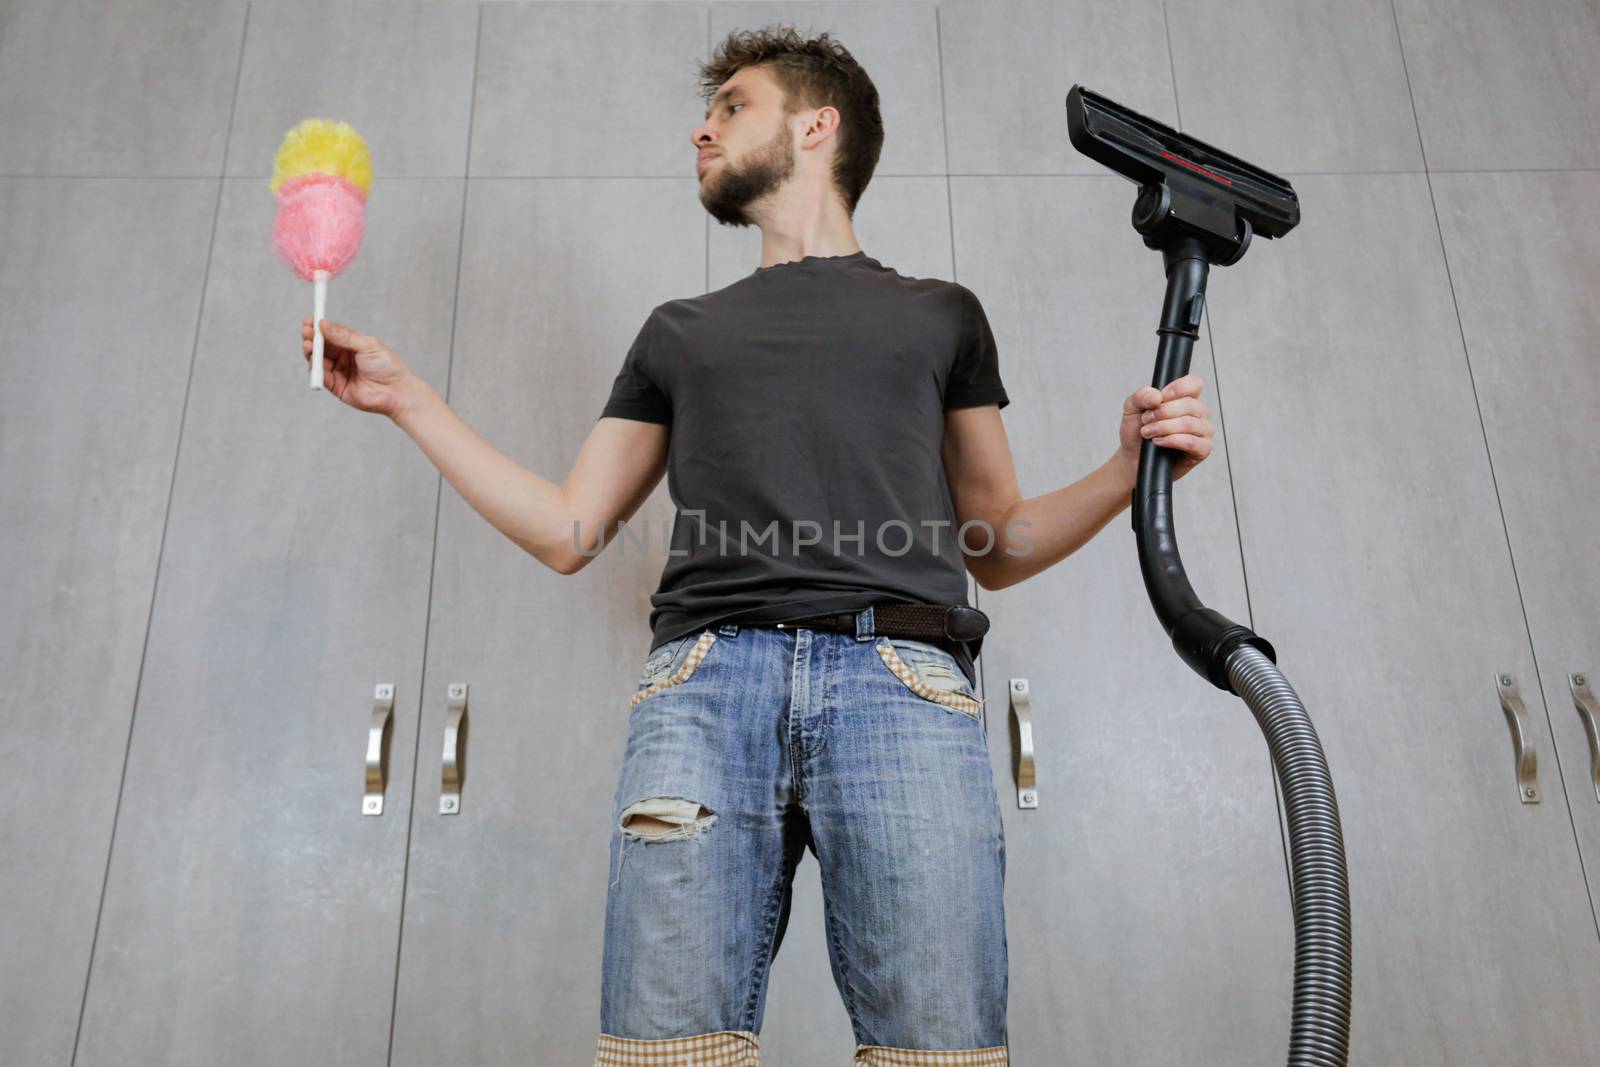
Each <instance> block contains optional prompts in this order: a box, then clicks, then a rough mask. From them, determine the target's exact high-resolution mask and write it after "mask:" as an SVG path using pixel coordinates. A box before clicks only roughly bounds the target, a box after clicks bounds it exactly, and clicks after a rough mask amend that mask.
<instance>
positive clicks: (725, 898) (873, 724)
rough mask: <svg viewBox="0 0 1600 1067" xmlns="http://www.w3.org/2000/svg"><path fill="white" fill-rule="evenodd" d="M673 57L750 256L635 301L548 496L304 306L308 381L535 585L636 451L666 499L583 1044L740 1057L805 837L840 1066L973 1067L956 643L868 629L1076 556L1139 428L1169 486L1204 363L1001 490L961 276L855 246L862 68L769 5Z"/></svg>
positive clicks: (990, 890) (602, 1052)
mask: <svg viewBox="0 0 1600 1067" xmlns="http://www.w3.org/2000/svg"><path fill="white" fill-rule="evenodd" d="M701 77H702V82H703V86H704V88H705V90H706V95H709V96H710V101H709V107H708V110H707V112H706V118H705V122H704V123H703V124H702V125H701V126H700V127H699V128H698V129H696V130H695V131H693V133H692V135H691V141H692V143H693V144H694V147H695V149H696V154H697V161H696V167H697V172H698V175H699V182H700V201H701V204H702V205H703V206H704V207H705V209H706V210H707V211H708V212H709V213H710V214H711V215H712V217H714V218H716V219H717V220H718V222H720V223H722V224H724V225H732V226H751V225H753V226H756V227H758V228H759V229H760V231H761V235H762V255H761V265H760V266H758V267H757V268H756V269H755V270H754V271H753V272H752V273H751V274H749V275H747V276H746V277H744V278H742V279H740V280H739V281H737V282H734V283H733V284H732V285H729V286H726V287H724V288H722V289H719V290H716V291H714V292H711V293H706V294H703V295H700V296H696V297H690V298H686V299H681V300H673V301H668V302H667V303H665V304H661V305H658V306H657V307H656V308H654V309H653V310H652V311H651V313H650V315H649V317H648V318H647V319H646V321H645V323H644V325H643V326H642V327H641V329H640V331H639V334H638V336H637V338H636V339H635V341H634V344H633V346H632V347H631V349H630V350H629V352H628V354H627V357H626V359H625V360H624V363H623V366H622V368H621V370H620V371H619V373H618V375H617V377H616V379H615V381H614V383H613V387H612V392H611V396H610V397H609V398H608V400H607V402H606V405H605V407H604V409H603V411H602V414H601V417H600V418H599V420H598V421H597V423H596V425H595V427H594V429H593V430H592V431H591V432H590V434H589V437H588V439H587V440H586V441H585V443H584V445H583V448H582V449H581V450H580V452H579V455H578V457H577V459H576V461H575V462H574V464H573V468H572V470H571V472H569V474H568V476H567V479H566V481H565V482H564V483H563V484H561V485H555V484H554V483H551V482H548V481H546V480H544V479H542V478H540V477H538V476H537V475H535V474H533V473H532V472H530V471H527V470H526V469H524V468H522V467H521V466H520V465H518V464H516V463H515V462H514V461H512V460H510V459H509V458H508V457H506V456H504V455H502V454H501V453H499V452H498V451H496V450H495V449H494V448H493V447H492V446H490V445H489V444H488V443H487V442H486V441H484V440H483V439H482V438H481V437H478V436H477V435H476V434H475V433H473V432H472V431H471V430H470V429H468V428H467V427H466V426H465V425H464V424H463V423H461V422H460V420H459V419H457V418H456V417H455V416H454V414H453V413H452V412H450V410H449V408H448V407H447V406H446V405H444V404H443V403H442V401H441V400H440V399H439V397H438V395H437V394H436V393H434V392H433V391H432V390H431V389H430V388H429V387H428V386H427V385H426V384H425V383H423V382H421V381H420V379H417V378H416V377H415V376H414V375H411V374H410V372H409V371H408V370H406V369H405V367H404V364H403V363H401V362H400V361H399V359H398V357H396V356H395V355H394V354H393V353H392V352H390V351H389V350H388V349H387V348H386V347H385V346H383V345H382V343H381V342H378V341H377V340H376V339H375V338H372V337H369V336H367V335H365V334H360V333H357V332H355V331H352V330H349V329H348V328H346V327H342V326H339V325H338V324H335V323H327V322H326V321H325V332H326V337H327V345H328V347H327V353H326V354H327V357H328V358H327V360H326V366H327V368H328V369H327V375H328V379H327V384H328V387H329V390H330V391H331V392H333V393H334V395H337V396H339V397H340V399H342V400H345V401H346V402H347V403H350V404H351V405H352V406H355V407H358V408H361V409H362V410H368V411H382V412H384V413H385V414H388V415H390V417H391V418H393V419H394V420H395V421H396V422H397V423H398V424H399V425H400V426H401V427H402V428H403V429H405V430H406V432H407V433H409V434H411V435H412V437H413V438H415V439H416V440H417V442H418V444H419V445H420V446H421V447H422V448H423V450H424V451H425V452H426V453H427V454H428V456H429V458H430V459H432V460H433V461H434V463H435V464H436V465H437V466H438V467H439V469H440V470H441V471H442V472H443V473H444V474H445V476H446V478H447V479H448V480H449V481H450V482H451V484H452V485H453V486H455V488H456V489H457V490H458V491H459V492H461V494H462V495H463V496H464V497H465V498H466V499H467V500H468V502H469V503H471V504H472V505H473V507H474V508H475V509H477V510H478V512H479V513H480V514H482V515H484V517H485V518H487V519H488V520H489V521H490V522H492V523H493V524H494V525H495V526H496V527H497V528H498V529H500V530H502V531H503V532H505V533H506V535H507V536H508V537H511V538H512V539H513V540H514V541H516V542H517V543H518V544H519V545H522V546H523V547H524V548H525V549H527V550H528V551H529V552H531V553H532V554H534V555H535V556H537V557H538V558H539V559H540V560H541V561H543V562H545V563H546V564H548V565H549V566H551V567H553V568H555V569H556V570H558V571H560V572H561V573H564V574H571V573H575V572H576V571H578V570H580V569H581V568H582V567H583V566H584V565H586V564H587V563H588V562H589V560H591V559H593V558H594V557H595V556H596V555H598V553H599V551H601V550H603V547H604V545H605V543H606V539H607V534H608V532H609V531H612V530H613V529H614V528H615V527H616V526H617V525H618V524H620V523H621V522H623V521H625V520H626V519H627V518H628V517H629V516H631V515H632V514H633V513H634V512H635V511H636V510H637V509H638V507H639V506H640V504H642V503H643V501H644V500H645V499H646V498H647V497H648V496H649V494H650V493H651V491H652V490H653V489H654V487H655V486H656V485H657V484H658V483H659V481H660V478H661V475H662V473H663V472H664V471H665V472H667V473H669V487H670V490H671V493H672V497H673V499H674V502H675V503H676V504H677V507H678V514H677V519H676V522H675V523H674V526H673V531H672V544H671V554H670V555H669V559H668V562H667V564H666V567H665V568H664V570H663V572H662V578H661V582H660V586H659V588H658V590H657V592H656V593H655V595H654V596H653V597H652V598H651V602H652V605H653V608H652V612H651V618H650V623H651V630H652V642H651V643H652V647H651V649H650V651H649V653H648V655H647V656H646V659H645V662H644V666H643V670H642V671H641V675H640V678H639V686H638V689H637V691H636V692H635V693H634V694H633V696H632V697H631V699H630V701H629V709H630V717H629V727H628V733H627V740H626V746H625V750H624V757H623V766H622V773H621V776H620V778H619V781H618V786H617V791H616V797H615V804H614V808H613V811H612V816H613V818H612V841H611V843H612V860H611V869H610V881H609V887H608V893H607V902H606V924H605V949H604V960H603V965H602V973H603V982H602V989H601V1018H600V1030H601V1033H600V1036H599V1039H598V1047H597V1052H596V1059H595V1064H596V1067H623V1065H629V1067H650V1065H667V1064H672V1065H679V1064H684V1063H694V1064H700V1065H706V1067H712V1065H716V1067H721V1065H741V1067H756V1065H758V1064H759V1062H760V1053H759V1037H758V1034H759V1031H760V1026H761V1020H762V1017H763V1013H764V1008H765V997H766V983H767V977H768V975H769V974H770V968H771V963H772V960H773V958H774V957H775V956H776V954H777V951H778V946H779V944H780V943H781V940H782V938H783V934H784V929H785V926H786V923H787V920H788V914H789V902H790V886H791V885H792V879H793V874H794V870H795V866H796V864H798V862H799V860H800V857H801V855H802V854H803V852H804V850H805V849H807V848H809V849H810V850H811V851H812V852H813V854H814V855H815V856H816V857H817V861H818V866H819V868H820V872H821V880H822V887H823V895H824V904H825V911H826V921H827V935H828V936H827V943H828V949H829V954H830V959H831V964H832V968H833V975H834V979H835V982H836V984H837V985H838V988H839V991H840V994H841V996H842V998H843V1000H844V1004H845V1008H846V1010H847V1011H848V1013H849V1016H850V1019H851V1023H852V1027H853V1029H854V1032H855V1036H856V1039H857V1042H858V1044H857V1048H856V1053H855V1064H856V1065H857V1067H874V1065H876V1067H890V1065H901V1064H909V1063H917V1064H926V1065H932V1064H939V1065H951V1067H974V1065H981V1067H992V1065H1004V1064H1006V1063H1007V1062H1008V1059H1007V1051H1006V1047H1005V1011H1006V992H1007V972H1006V941H1005V928H1004V917H1003V889H1004V872H1005V842H1004V834H1003V828H1002V824H1001V818H1000V811H999V805H998V802H997V797H996V793H995V787H994V782H993V778H992V774H991V771H990V763H989V757H988V751H987V747H986V738H985V734H984V731H983V725H982V720H981V718H980V717H979V716H980V711H981V706H982V703H983V702H982V700H981V698H980V697H979V696H978V695H977V692H976V688H975V684H974V683H975V679H974V676H973V669H972V656H974V655H976V654H977V652H978V645H979V644H981V634H979V635H978V637H977V639H976V640H954V639H949V638H946V637H943V636H939V637H932V636H930V637H924V638H914V637H907V636H904V635H903V633H902V634H901V635H898V636H896V635H895V634H896V626H903V625H904V624H903V623H898V622H896V623H887V622H886V620H893V619H895V617H896V616H895V614H894V612H895V609H894V607H893V606H894V605H896V604H931V605H941V606H944V607H946V608H948V607H949V606H951V605H960V606H962V607H963V608H964V609H965V610H966V611H969V612H970V611H971V609H970V607H969V606H966V588H967V587H966V575H967V573H969V572H970V573H971V574H972V575H973V576H974V577H975V578H976V579H977V581H978V584H979V585H981V586H982V587H983V588H985V589H1001V588H1005V587H1006V586H1009V585H1013V584H1015V583H1016V582H1019V581H1022V580H1023V579H1024V578H1027V577H1029V576H1031V575H1033V574H1036V573H1038V572H1039V571H1042V570H1044V569H1045V568H1047V567H1049V566H1050V565H1051V564H1053V563H1055V562H1057V561H1059V560H1060V559H1062V558H1064V557H1066V556H1067V555H1070V554H1071V553H1072V552H1074V551H1076V550H1077V549H1078V548H1079V547H1081V546H1082V545H1083V544H1084V543H1086V542H1087V541H1088V540H1089V539H1090V538H1092V537H1093V536H1094V535H1095V534H1096V533H1097V532H1098V531H1099V530H1100V529H1101V528H1102V527H1103V526H1105V524H1106V523H1108V522H1109V521H1110V520H1111V519H1112V518H1113V517H1115V516H1116V515H1117V514H1119V513H1120V511H1121V509H1122V508H1124V507H1126V506H1127V505H1128V504H1129V498H1130V494H1131V491H1132V488H1133V484H1134V479H1135V474H1136V472H1137V468H1138V458H1139V449H1140V446H1141V444H1142V441H1143V440H1145V439H1146V438H1151V439H1153V440H1155V442H1156V443H1157V444H1159V445H1163V446H1165V447H1169V448H1173V449H1176V450H1178V451H1180V452H1182V453H1184V456H1183V458H1182V459H1181V461H1180V462H1179V463H1178V464H1177V465H1176V469H1175V471H1174V477H1175V478H1176V477H1181V476H1182V475H1183V474H1185V473H1187V471H1188V470H1190V469H1192V468H1193V467H1194V465H1196V464H1198V463H1199V462H1200V461H1202V460H1203V459H1204V458H1205V457H1206V456H1207V455H1209V453H1210V449H1211V436H1212V427H1211V424H1210V422H1209V421H1208V416H1209V411H1208V409H1207V408H1206V407H1205V405H1204V404H1202V403H1201V402H1200V400H1199V394H1200V391H1201V385H1202V383H1201V382H1200V380H1199V379H1198V378H1197V377H1195V376H1194V375H1189V376H1186V377H1184V378H1183V379H1180V380H1179V381H1177V382H1174V383H1172V385H1171V386H1169V387H1168V388H1167V389H1166V390H1165V391H1164V393H1158V392H1157V391H1156V390H1155V389H1152V388H1143V389H1139V390H1136V391H1135V392H1134V393H1132V394H1131V395H1130V396H1129V397H1128V398H1127V400H1126V401H1125V402H1124V404H1123V407H1122V423H1121V429H1120V435H1121V441H1120V447H1119V449H1118V451H1117V453H1116V454H1115V455H1114V456H1112V458H1111V459H1109V460H1107V461H1106V463H1105V464H1104V465H1102V466H1101V467H1100V468H1099V469H1098V470H1096V471H1094V472H1093V473H1091V474H1089V475H1087V476H1086V477H1084V478H1082V479H1080V480H1079V481H1078V482H1075V483H1073V484H1072V485H1070V486H1066V487H1064V488H1061V489H1057V490H1055V491H1054V492H1051V493H1048V494H1045V495H1043V496H1038V497H1032V498H1029V499H1026V500H1024V499H1022V496H1021V492H1020V490H1019V488H1018V484H1017V479H1016V474H1015V471H1014V468H1013V463H1012V458H1011V454H1010V449H1009V446H1008V444H1007V441H1006V436H1005V431H1004V427H1003V425H1002V423H1001V420H1000V408H1002V407H1004V406H1005V405H1006V404H1007V403H1009V399H1008V398H1007V396H1006V392H1005V388H1004V386H1003V385H1002V383H1001V381H1000V377H999V369H998V359H997V353H996V350H995V344H994V338H993V336H992V334H991V332H990V330H989V325H988V322H987V319H986V317H985V315H984V313H983V309H982V307H981V305H980V304H979V302H978V300H977V298H976V296H975V295H974V294H973V293H972V292H971V290H969V289H967V288H965V287H964V286H961V285H958V284H955V283H952V282H948V281H943V280H940V279H918V278H909V277H906V276H904V275H901V274H899V273H898V272H896V271H894V270H892V269H890V268H888V267H885V266H884V265H883V264H881V263H880V262H879V261H878V260H876V259H874V258H872V257H869V256H867V255H866V253H865V252H864V251H863V250H862V248H861V246H860V244H859V243H858V242H857V241H856V238H855V235H854V232H853V230H852V227H851V221H852V218H853V215H854V210H855V206H856V203H857V201H858V199H859V198H860V196H861V194H862V192H863V191H864V190H865V188H866V186H867V184H868V182H869V180H870V178H871V175H872V170H873V168H874V166H875V165H876V162H877V159H878V153H879V149H880V147H881V145H882V139H883V128H882V123H881V120H880V118H879V115H878V99H877V91H876V89H875V88H874V87H873V84H872V82H871V80H870V79H869V78H868V77H867V75H866V73H865V72H864V71H863V70H862V69H861V67H860V66H859V65H858V64H857V63H856V61H855V60H854V58H853V57H851V55H850V54H849V52H847V51H846V50H845V49H844V48H842V47H841V46H840V45H838V44H837V42H835V41H832V40H830V39H829V38H828V35H827V34H821V35H819V36H818V37H817V38H815V39H812V40H806V39H803V38H802V37H800V36H799V35H798V34H796V33H795V31H794V30H793V29H788V28H768V29H765V30H761V31H754V32H742V33H734V34H730V35H729V37H728V38H727V39H726V40H725V41H724V42H723V44H722V45H721V47H720V48H719V49H718V50H717V51H716V52H715V53H714V54H713V56H712V58H711V61H710V62H708V63H706V64H703V65H702V67H701ZM310 328H311V324H310V321H309V319H308V320H307V321H306V322H305V323H304V324H303V329H302V340H303V342H304V348H305V351H306V355H307V358H308V359H309V355H310V337H311V333H310ZM934 610H935V611H937V610H939V609H938V608H935V609H934ZM969 646H970V647H969ZM913 1050H914V1051H913Z"/></svg>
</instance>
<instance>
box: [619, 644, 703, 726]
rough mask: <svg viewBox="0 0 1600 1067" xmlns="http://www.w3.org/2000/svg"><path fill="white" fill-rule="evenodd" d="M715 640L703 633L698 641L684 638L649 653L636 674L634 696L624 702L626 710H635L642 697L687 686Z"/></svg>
mask: <svg viewBox="0 0 1600 1067" xmlns="http://www.w3.org/2000/svg"><path fill="white" fill-rule="evenodd" d="M716 640H717V634H716V631H715V630H705V631H703V632H702V633H701V634H700V635H699V636H698V637H696V636H695V635H694V634H685V635H683V636H682V637H675V638H673V639H672V640H671V641H667V642H665V643H663V644H662V645H661V646H660V647H658V648H653V649H651V650H650V654H649V655H648V656H647V657H646V658H645V663H644V668H643V669H642V670H641V671H640V672H639V689H638V692H636V693H634V694H633V696H631V697H629V698H628V707H629V708H630V709H631V708H635V707H637V706H638V705H639V702H640V701H641V700H643V699H645V698H646V697H649V696H654V695H655V694H656V693H659V692H661V691H662V690H664V689H671V688H672V687H673V686H678V685H682V684H683V683H684V682H687V681H688V680H689V679H690V678H691V677H693V675H694V672H695V671H696V670H697V669H698V668H699V666H700V661H701V660H703V659H705V656H706V653H707V652H708V651H710V649H711V646H712V645H713V644H714V643H715V642H716Z"/></svg>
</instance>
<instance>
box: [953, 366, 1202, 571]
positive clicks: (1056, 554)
mask: <svg viewBox="0 0 1600 1067" xmlns="http://www.w3.org/2000/svg"><path fill="white" fill-rule="evenodd" d="M1204 386H1205V383H1204V382H1203V381H1202V380H1201V378H1200V377H1199V376H1198V375H1195V374H1188V375H1185V376H1184V377H1182V378H1179V379H1177V380H1176V381H1174V382H1172V383H1171V384H1170V385H1168V386H1167V387H1166V389H1164V390H1162V391H1161V392H1157V391H1156V390H1155V389H1154V388H1153V387H1151V386H1145V387H1144V388H1142V389H1138V390H1135V391H1134V392H1133V393H1131V394H1129V396H1128V398H1127V399H1126V400H1124V401H1123V404H1122V424H1121V426H1120V428H1119V438H1120V440H1119V445H1118V448H1117V451H1116V453H1115V454H1113V455H1112V457H1111V458H1110V459H1108V460H1106V461H1105V462H1104V463H1102V464H1101V465H1100V466H1099V467H1097V468H1096V469H1095V470H1093V471H1091V472H1089V473H1088V474H1086V475H1084V476H1083V477H1082V478H1080V479H1078V480H1077V481H1076V482H1073V483H1072V484H1071V485H1067V486H1063V487H1061V488H1060V489H1056V490H1054V491H1052V492H1049V493H1045V494H1044V495H1042V496H1036V497H1029V498H1027V499H1023V497H1022V491H1021V488H1020V487H1019V486H1018V484H1017V472H1016V464H1015V463H1014V462H1013V460H1012V456H1011V446H1010V443H1009V442H1008V441H1007V440H1006V431H1005V426H1004V424H1003V423H1002V422H1001V420H1000V409H999V407H998V406H997V405H995V404H981V405H978V406H975V407H964V408H950V409H948V410H947V411H946V412H945V429H944V444H943V452H942V458H943V462H944V469H945V479H946V481H947V482H948V483H949V485H950V496H951V501H952V503H953V504H954V505H955V512H956V526H957V529H958V530H960V529H961V527H963V526H965V525H966V524H967V523H969V522H970V523H972V527H971V528H970V529H968V530H967V531H966V533H965V535H964V536H963V537H962V542H963V543H964V545H965V546H966V547H965V548H964V549H963V551H962V555H963V557H964V558H965V560H966V564H967V570H968V571H970V572H971V574H972V576H973V577H974V578H975V579H976V580H977V582H978V585H979V586H981V587H983V588H984V589H1004V588H1005V587H1006V586H1009V585H1015V584H1016V583H1018V582H1020V581H1022V580H1023V579H1025V578H1030V577H1032V576H1033V575H1035V574H1038V573H1039V572H1040V571H1042V570H1045V569H1046V568H1048V567H1050V566H1051V565H1052V564H1054V563H1057V562H1059V561H1060V560H1062V559H1065V558H1066V557H1067V556H1070V555H1072V553H1074V552H1076V551H1077V550H1078V549H1080V548H1082V547H1083V546H1084V545H1085V544H1087V543H1088V542H1089V541H1090V540H1091V539H1093V537H1094V535H1095V534H1097V533H1099V532H1100V531H1101V530H1102V529H1103V528H1104V527H1105V525H1106V524H1107V523H1108V522H1110V521H1111V520H1112V519H1114V518H1116V516H1117V515H1119V514H1121V512H1122V509H1123V508H1126V507H1128V506H1129V504H1130V503H1131V502H1132V501H1131V496H1132V493H1133V487H1134V482H1135V480H1136V478H1137V475H1138V471H1139V450H1140V447H1141V446H1142V445H1143V443H1144V442H1145V440H1146V439H1152V440H1154V441H1155V443H1156V444H1157V445H1159V446H1161V447H1164V448H1171V449H1174V450H1175V451H1178V452H1181V453H1183V455H1182V457H1181V458H1180V459H1179V460H1178V462H1177V463H1176V464H1174V466H1173V471H1172V479H1173V481H1177V480H1178V479H1179V478H1181V477H1183V476H1184V475H1185V474H1187V473H1189V472H1190V471H1191V470H1193V469H1194V468H1195V467H1196V466H1198V465H1199V464H1200V462H1201V461H1202V460H1204V459H1205V458H1206V457H1207V456H1209V455H1210V454H1211V443H1212V436H1213V432H1214V428H1213V427H1212V425H1211V421H1210V416H1211V409H1210V408H1208V407H1207V406H1206V405H1205V404H1204V403H1202V402H1201V400H1200V392H1201V390H1202V389H1203V388H1204ZM974 520H977V521H974Z"/></svg>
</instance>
